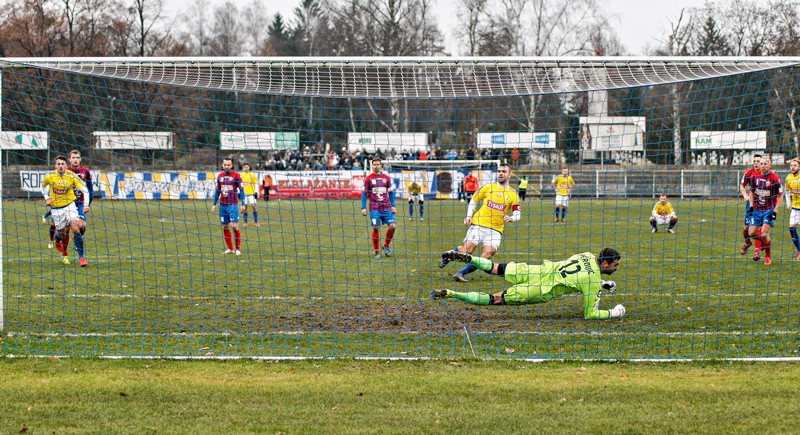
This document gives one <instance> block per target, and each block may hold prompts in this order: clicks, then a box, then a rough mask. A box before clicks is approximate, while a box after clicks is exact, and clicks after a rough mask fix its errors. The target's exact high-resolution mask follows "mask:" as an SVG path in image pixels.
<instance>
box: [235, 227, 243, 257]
mask: <svg viewBox="0 0 800 435" xmlns="http://www.w3.org/2000/svg"><path fill="white" fill-rule="evenodd" d="M233 236H234V240H236V250H237V251H238V250H239V249H240V248H241V247H242V232H241V231H239V228H236V229H235V230H233ZM237 255H238V254H237Z"/></svg>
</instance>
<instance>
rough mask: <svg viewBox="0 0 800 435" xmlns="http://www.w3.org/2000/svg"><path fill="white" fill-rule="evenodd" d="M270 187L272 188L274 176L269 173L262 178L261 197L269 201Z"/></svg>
mask: <svg viewBox="0 0 800 435" xmlns="http://www.w3.org/2000/svg"><path fill="white" fill-rule="evenodd" d="M270 189H272V176H271V175H269V174H267V175H264V179H263V180H261V197H262V198H264V202H269V191H270Z"/></svg>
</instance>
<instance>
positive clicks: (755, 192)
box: [747, 158, 783, 266]
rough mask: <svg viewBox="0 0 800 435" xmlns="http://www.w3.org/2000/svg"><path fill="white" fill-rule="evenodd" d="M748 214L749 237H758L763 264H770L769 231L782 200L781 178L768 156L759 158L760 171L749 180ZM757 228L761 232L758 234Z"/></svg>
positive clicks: (757, 250)
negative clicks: (762, 254) (775, 171)
mask: <svg viewBox="0 0 800 435" xmlns="http://www.w3.org/2000/svg"><path fill="white" fill-rule="evenodd" d="M750 201H751V202H750V216H749V218H748V223H747V224H748V226H749V231H750V237H751V238H753V237H758V238H759V239H760V241H761V249H763V250H764V253H765V254H766V255H765V258H764V265H765V266H769V265H770V264H772V255H771V254H772V253H771V249H770V248H771V243H772V240H771V239H770V237H769V232H770V230H771V229H772V227H774V226H775V218H776V217H777V216H778V209H779V208H780V206H781V202H782V201H783V187H782V186H781V179H780V177H778V175H777V174H776V173H774V172H772V162H771V161H770V159H768V158H762V159H761V172H759V173H757V174H755V175H754V176H753V177H751V180H750ZM759 229H760V231H761V234H760V235H759ZM759 250H760V249H759V247H758V246H757V245H756V249H755V252H754V253H753V261H758V260H759V259H760V256H759Z"/></svg>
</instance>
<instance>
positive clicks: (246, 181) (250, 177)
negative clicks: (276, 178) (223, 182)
mask: <svg viewBox="0 0 800 435" xmlns="http://www.w3.org/2000/svg"><path fill="white" fill-rule="evenodd" d="M241 176H242V186H244V194H245V195H254V194H255V193H256V192H257V191H258V177H256V174H254V173H252V172H242V173H241Z"/></svg>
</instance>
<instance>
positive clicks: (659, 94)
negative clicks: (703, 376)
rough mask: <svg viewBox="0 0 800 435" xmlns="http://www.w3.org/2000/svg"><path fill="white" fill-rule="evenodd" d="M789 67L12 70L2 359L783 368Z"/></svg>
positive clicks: (681, 61) (369, 61) (610, 64)
mask: <svg viewBox="0 0 800 435" xmlns="http://www.w3.org/2000/svg"><path fill="white" fill-rule="evenodd" d="M798 63H800V59H794V58H769V57H765V58H602V57H599V58H558V59H555V58H224V59H223V58H220V59H217V58H197V59H193V58H141V59H127V58H125V59H106V58H30V59H21V58H13V59H12V58H5V59H0V165H2V172H1V173H2V178H0V181H1V182H0V187H1V188H2V191H1V192H0V193H1V195H0V201H2V202H0V213H2V219H0V260H1V261H0V268H1V269H0V272H2V273H0V329H1V330H2V332H0V353H2V354H3V355H23V356H33V355H64V356H102V357H174V358H242V357H244V358H248V357H258V358H304V357H307V358H313V357H356V358H436V357H460V356H470V357H481V358H507V359H603V360H612V359H614V360H615V359H632V360H665V359H666V360H674V359H681V360H682V359H706V358H709V359H711V358H713V359H766V358H769V359H793V358H797V353H796V352H797V340H796V339H797V336H798V334H800V330H798V322H797V319H798V315H800V304H798V300H800V294H798V290H797V286H796V276H797V268H798V267H800V262H798V260H797V259H798V258H800V254H798V251H800V240H798V236H797V235H796V234H797V233H796V231H794V228H793V226H794V225H795V224H796V222H798V221H800V217H798V216H795V217H791V216H793V214H798V213H800V196H798V195H800V184H798V182H797V181H796V179H795V178H794V176H793V175H791V174H790V172H791V166H790V165H789V163H790V161H791V160H792V159H793V158H795V157H798V156H799V155H800V133H799V132H798V129H797V121H798V113H797V112H798V111H797V108H798V106H799V105H800V98H798V96H797V95H795V94H796V93H797V89H798V84H800V70H798V68H797V64H798ZM73 151H75V152H73ZM375 157H379V158H381V159H382V168H381V171H380V172H381V173H380V174H375V175H371V174H372V173H373V171H372V159H373V158H375ZM61 158H63V159H64V160H60V159H61ZM758 159H761V160H763V164H761V163H759V164H758V169H759V171H758V172H755V173H754V172H753V171H749V172H748V170H749V169H751V168H753V167H754V163H755V162H756V161H761V160H758ZM767 161H768V162H769V163H767ZM505 165H508V166H509V167H510V171H511V174H510V176H505V172H504V171H505ZM770 171H771V172H772V174H773V175H770ZM378 175H380V178H378ZM467 177H469V178H470V179H469V180H466V179H467ZM473 177H474V178H473ZM775 180H780V184H781V187H780V188H779V187H778V186H777V184H776V181H775ZM466 182H470V183H477V186H478V187H480V188H481V189H484V190H483V191H482V192H483V193H482V194H481V195H479V196H478V197H479V198H481V201H479V203H478V204H477V208H475V209H472V208H470V207H471V206H470V204H469V202H468V201H463V200H464V199H465V197H464V195H463V193H464V185H465V183H466ZM743 182H744V184H745V187H746V190H745V191H744V195H743V193H742V191H740V186H741V185H742V183H743ZM414 184H416V185H414ZM84 185H85V186H86V192H87V193H88V194H90V196H91V201H89V200H88V198H85V194H84V193H83V192H82V191H81V188H82V187H83V186H84ZM43 186H44V190H43ZM520 188H523V189H524V190H525V191H526V192H527V196H526V197H525V198H524V200H523V199H522V198H520V197H519V195H518V193H519V190H520ZM410 189H411V192H410ZM240 191H241V192H242V193H241V196H240V193H239V192H240ZM76 192H78V193H77V194H76ZM415 192H418V193H415ZM412 194H414V195H420V197H419V199H422V200H424V210H423V207H421V206H416V204H414V202H413V201H409V199H410V197H411V195H412ZM784 194H786V195H785V196H784ZM45 195H46V196H48V197H49V199H48V200H46V199H45ZM662 195H666V198H665V200H664V201H663V202H662V203H660V204H659V200H660V198H661V196H662ZM744 196H752V199H753V201H752V203H751V205H752V206H753V208H754V209H755V212H754V213H746V210H745V200H744ZM81 198H83V201H82V202H81ZM467 199H468V198H467ZM242 200H243V201H244V202H243V203H242ZM787 201H788V203H787ZM72 204H75V205H72ZM787 204H788V208H787ZM420 205H421V204H420ZM73 206H74V207H75V208H74V211H73V209H72V208H71V207H73ZM85 206H88V210H84V207H85ZM773 209H774V210H775V211H776V215H777V216H776V217H774V219H773V217H772V216H771V213H770V212H771V211H772V210H773ZM81 212H82V213H81ZM423 212H424V219H421V218H422V217H423V215H422V214H418V213H423ZM753 216H757V217H758V219H761V220H759V221H758V222H756V221H755V218H753ZM465 217H467V219H465ZM746 218H752V219H753V220H752V221H750V222H748V223H747V224H746V223H745V219H746ZM51 224H53V225H54V227H55V229H51ZM759 231H760V233H759ZM751 234H752V235H751ZM459 246H461V247H462V248H461V249H462V250H466V249H469V250H472V249H473V248H474V251H473V257H474V258H472V260H471V263H470V264H466V263H465V261H470V260H469V259H468V258H465V257H464V256H455V255H454V254H450V255H449V256H445V258H444V259H443V257H442V253H443V252H446V251H450V250H453V249H454V248H457V247H459ZM604 248H613V249H614V250H616V251H617V252H618V253H619V254H620V256H621V259H620V263H619V265H618V270H616V271H615V272H614V273H613V274H610V275H602V276H601V273H600V272H601V270H605V271H606V272H609V271H610V270H611V269H609V268H610V267H611V266H609V264H610V263H608V262H607V261H606V262H605V263H606V264H605V266H604V260H602V259H597V258H596V257H599V256H600V254H601V251H603V250H604ZM605 252H609V251H605ZM587 253H588V254H587ZM576 255H577V256H576ZM479 257H484V260H478V259H477V258H479ZM489 257H491V259H490V260H489V259H486V258H489ZM603 258H606V257H603ZM609 258H610V257H609ZM612 260H613V258H612ZM754 260H755V261H754ZM557 261H565V263H562V264H555V263H552V262H557ZM488 262H494V263H497V264H500V265H501V266H498V267H495V272H500V273H503V274H505V276H497V275H496V274H490V273H486V272H484V270H487V268H488V269H491V267H492V266H491V264H490V263H488ZM521 263H525V264H527V265H528V266H529V267H528V268H525V267H521ZM611 263H613V261H611ZM487 264H488V265H487ZM512 265H513V266H512ZM539 265H541V267H539ZM440 266H441V267H440ZM525 270H527V271H528V272H527V273H523V271H525ZM601 280H613V281H614V282H615V283H616V289H615V290H616V291H610V290H612V288H613V286H612V285H611V284H608V283H607V284H606V288H603V287H602V286H601ZM489 295H494V296H489ZM525 302H527V303H525ZM620 306H622V307H624V309H621V308H619V307H620ZM623 314H624V316H623Z"/></svg>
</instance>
